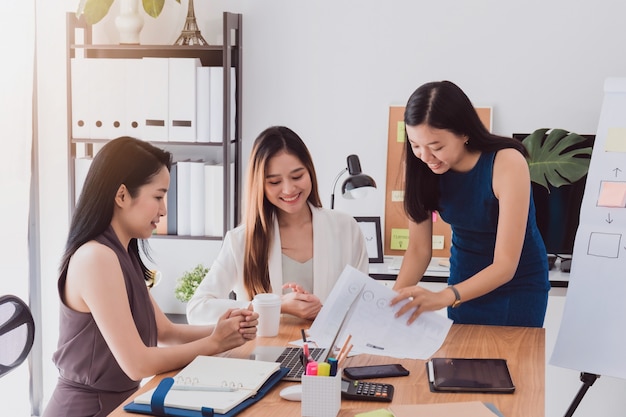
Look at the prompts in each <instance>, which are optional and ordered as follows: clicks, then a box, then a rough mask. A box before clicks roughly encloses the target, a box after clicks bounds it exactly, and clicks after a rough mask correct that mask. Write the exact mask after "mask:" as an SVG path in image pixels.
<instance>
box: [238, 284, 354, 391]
mask: <svg viewBox="0 0 626 417" xmlns="http://www.w3.org/2000/svg"><path fill="white" fill-rule="evenodd" d="M363 288H364V286H361V288H360V289H359V291H358V293H357V294H356V296H355V297H354V298H353V299H352V301H350V303H349V304H348V308H347V309H346V312H345V314H344V316H343V318H342V319H341V322H340V323H339V326H338V327H337V331H336V332H335V334H334V336H333V340H332V342H331V343H330V347H329V348H324V347H314V348H311V347H309V354H310V355H311V357H312V358H313V359H314V360H315V361H316V362H321V361H326V359H328V358H329V357H333V352H334V351H335V349H336V348H337V346H336V343H337V337H338V336H339V334H340V333H341V331H342V330H343V326H344V324H345V323H346V319H347V318H348V316H350V309H351V308H352V305H353V304H354V302H355V301H356V300H357V298H358V297H359V295H360V294H361V292H362V291H363ZM301 353H302V348H301V347H297V346H257V347H256V348H255V349H254V351H253V352H252V354H251V355H250V359H254V360H260V361H268V362H280V366H281V368H289V373H287V375H285V376H284V377H283V380H285V381H295V382H300V381H301V379H302V375H304V367H305V365H304V364H303V363H302V359H301Z"/></svg>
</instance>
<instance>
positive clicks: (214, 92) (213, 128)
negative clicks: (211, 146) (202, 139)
mask: <svg viewBox="0 0 626 417" xmlns="http://www.w3.org/2000/svg"><path fill="white" fill-rule="evenodd" d="M210 72H211V76H210V80H211V86H210V95H211V99H210V104H209V106H210V113H209V127H210V141H211V142H218V143H220V142H222V141H223V137H224V69H223V68H222V67H211V69H210Z"/></svg>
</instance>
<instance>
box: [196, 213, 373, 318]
mask: <svg viewBox="0 0 626 417" xmlns="http://www.w3.org/2000/svg"><path fill="white" fill-rule="evenodd" d="M311 213H312V216H313V219H312V221H313V294H315V295H316V296H317V297H319V299H320V300H321V301H322V303H323V302H324V301H325V300H326V297H328V294H329V293H330V291H331V290H332V288H333V286H334V285H335V281H337V278H339V275H340V274H341V272H342V271H343V270H344V268H345V267H346V265H351V266H353V267H354V268H356V269H358V270H360V271H361V272H363V273H365V274H367V273H368V268H369V259H368V254H367V249H366V247H365V239H364V238H363V233H362V232H361V228H360V227H359V225H358V223H357V222H356V220H354V218H353V217H351V216H350V215H349V214H347V213H344V212H341V211H335V210H328V209H324V208H316V207H312V206H311ZM244 247H245V225H241V226H238V227H236V228H235V229H233V230H231V231H229V232H228V233H227V234H226V236H225V237H224V242H223V244H222V249H221V250H220V253H219V255H218V256H217V259H216V260H215V261H214V262H213V265H211V268H210V270H209V273H208V274H207V276H206V277H205V278H204V280H203V281H202V282H201V283H200V285H199V286H198V289H197V290H196V292H195V294H194V295H193V297H192V298H191V300H189V302H188V303H187V321H188V322H189V323H190V324H213V323H216V322H217V320H218V318H219V317H220V316H221V315H222V314H223V313H224V312H225V311H226V310H227V309H229V308H246V307H247V306H248V305H249V303H250V298H249V297H248V292H247V291H246V289H245V287H244V283H243V254H244ZM280 248H281V244H280V232H279V230H278V221H276V220H274V238H273V241H272V244H271V247H270V254H269V266H268V267H269V275H270V284H271V286H272V292H274V293H275V294H282V285H283V270H282V253H281V250H280ZM286 281H287V282H289V278H287V280H286ZM231 291H234V292H235V293H236V294H237V300H230V299H228V294H229V293H230V292H231Z"/></svg>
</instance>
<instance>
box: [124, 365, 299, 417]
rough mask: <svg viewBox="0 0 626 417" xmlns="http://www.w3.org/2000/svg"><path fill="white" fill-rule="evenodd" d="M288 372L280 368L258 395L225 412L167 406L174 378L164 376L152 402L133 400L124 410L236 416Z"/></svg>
mask: <svg viewBox="0 0 626 417" xmlns="http://www.w3.org/2000/svg"><path fill="white" fill-rule="evenodd" d="M288 372H289V369H288V368H280V369H279V370H278V371H276V372H275V373H274V374H273V375H272V376H271V377H269V378H268V380H267V381H265V383H264V384H263V386H261V389H259V391H258V392H257V393H256V395H254V396H253V397H250V398H248V399H246V400H244V401H243V402H241V403H240V404H239V405H237V406H236V407H234V408H233V409H231V410H230V411H229V412H228V413H225V414H219V413H214V412H213V409H212V408H210V407H206V408H203V409H202V410H186V409H184V408H174V407H166V406H165V396H166V395H167V393H168V392H169V390H170V388H171V387H172V385H174V378H163V380H162V381H161V382H160V383H159V386H158V387H157V388H156V390H155V391H154V394H153V395H152V401H151V403H150V404H136V403H135V402H131V403H129V404H126V405H125V406H124V411H128V412H129V413H139V414H149V415H153V416H159V417H221V416H224V417H229V416H234V415H236V414H237V413H239V412H241V411H242V410H245V409H246V408H248V407H250V406H251V405H252V404H254V403H256V402H257V401H259V400H260V399H261V398H263V397H264V396H265V394H267V393H268V392H269V391H270V390H271V389H272V388H273V387H274V385H276V384H277V383H278V382H279V381H280V380H281V379H282V378H283V377H284V376H285V375H286V374H287V373H288Z"/></svg>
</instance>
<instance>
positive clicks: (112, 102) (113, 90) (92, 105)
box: [88, 58, 126, 139]
mask: <svg viewBox="0 0 626 417" xmlns="http://www.w3.org/2000/svg"><path fill="white" fill-rule="evenodd" d="M89 78H90V80H91V82H90V88H89V104H88V109H89V118H90V119H91V126H90V134H91V135H90V136H91V138H92V139H114V138H117V137H119V136H122V135H124V133H125V131H124V128H123V123H124V122H123V121H124V120H125V118H126V116H125V110H126V107H125V105H124V100H125V98H126V95H125V92H124V88H125V86H126V60H124V59H114V58H93V59H89Z"/></svg>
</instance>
